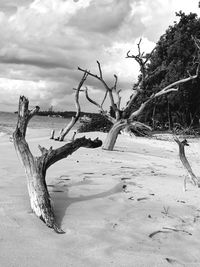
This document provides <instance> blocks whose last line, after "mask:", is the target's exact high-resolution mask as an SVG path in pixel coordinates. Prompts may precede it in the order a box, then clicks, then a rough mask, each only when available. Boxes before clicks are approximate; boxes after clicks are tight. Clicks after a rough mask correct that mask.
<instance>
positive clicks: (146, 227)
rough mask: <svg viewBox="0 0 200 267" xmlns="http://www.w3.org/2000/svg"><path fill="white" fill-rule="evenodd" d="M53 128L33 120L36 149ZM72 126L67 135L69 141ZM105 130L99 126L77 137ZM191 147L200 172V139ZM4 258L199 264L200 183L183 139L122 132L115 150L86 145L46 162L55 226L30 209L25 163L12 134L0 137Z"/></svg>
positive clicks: (122, 265) (122, 266)
mask: <svg viewBox="0 0 200 267" xmlns="http://www.w3.org/2000/svg"><path fill="white" fill-rule="evenodd" d="M49 131H50V128H49V129H48V128H41V129H39V128H28V132H27V141H28V143H29V145H30V148H31V151H32V152H33V154H34V155H40V152H39V149H38V145H39V144H40V145H41V146H45V147H46V148H49V147H50V146H53V147H54V148H55V147H58V146H61V145H63V143H60V142H55V141H52V140H49ZM72 135H73V131H71V132H70V133H69V135H68V137H67V138H66V141H65V142H68V141H69V140H70V138H71V136H72ZM83 135H86V136H87V137H91V138H96V137H99V138H100V139H101V140H104V139H105V137H106V134H104V133H100V132H93V133H85V134H83V133H80V134H78V135H77V137H81V136H83ZM189 144H190V146H189V147H188V148H187V150H186V155H187V157H188V159H189V161H190V163H191V165H192V168H193V170H194V172H195V173H196V175H197V176H199V175H200V174H199V161H200V154H199V143H198V140H197V139H191V140H189ZM0 149H1V153H0V169H1V170H0V175H1V182H0V266H3V267H18V266H19V267H25V266H26V267H27V266H28V267H39V266H49V267H55V266H59V267H64V266H65V267H69V266H73V267H77V266H78V267H79V266H86V267H88V266H103V267H104V266H106V267H107V266H116V267H118V266H119V267H142V266H144V267H150V266H156V267H157V266H200V259H199V247H200V201H199V193H200V189H199V188H197V187H194V186H193V185H192V184H190V183H187V191H186V192H184V191H183V180H184V178H185V175H186V171H185V169H184V168H183V166H182V164H181V162H180V159H179V156H178V146H177V144H176V143H175V142H174V141H173V140H172V139H170V138H169V140H156V139H150V138H140V137H135V138H131V137H129V136H124V135H120V136H119V138H118V140H117V143H116V146H115V149H114V151H104V150H102V148H97V149H89V148H80V149H79V150H77V151H76V152H75V153H73V154H72V155H70V156H69V157H68V158H66V159H64V160H62V161H59V162H57V163H56V164H54V165H53V166H52V167H50V168H49V169H48V172H47V176H46V181H47V184H48V189H49V192H50V195H51V199H52V204H53V207H54V211H55V214H56V218H57V221H58V223H59V224H60V225H61V228H62V229H63V230H64V231H65V232H66V233H65V234H62V235H59V234H56V233H55V232H54V231H53V230H52V229H50V228H48V227H46V225H45V224H44V223H43V222H42V221H41V220H39V219H38V218H37V217H36V216H35V215H34V214H33V213H32V212H31V209H30V204H29V198H28V192H27V187H26V177H25V172H24V169H23V167H22V165H21V163H20V161H19V159H18V158H17V155H16V153H15V150H14V146H13V143H12V142H10V141H9V135H8V134H7V135H3V136H1V138H0Z"/></svg>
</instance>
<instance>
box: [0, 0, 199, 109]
mask: <svg viewBox="0 0 200 267" xmlns="http://www.w3.org/2000/svg"><path fill="white" fill-rule="evenodd" d="M198 2H199V1H198V0H190V1H189V0H153V1H152V0H35V1H34V0H0V36H1V38H0V110H5V111H14V110H16V108H17V102H18V97H19V95H20V94H24V95H25V96H27V97H28V98H29V99H30V102H31V105H39V106H41V108H42V109H46V108H48V107H49V106H50V105H53V106H54V107H55V109H56V110H73V109H74V104H73V101H74V100H73V99H74V97H73V90H72V88H73V87H76V86H77V85H78V83H79V80H80V78H81V76H82V73H80V71H78V70H77V66H80V67H82V68H87V69H90V70H91V71H92V72H96V71H97V66H96V60H99V61H100V62H101V64H102V69H103V73H104V76H105V79H106V81H107V82H108V83H112V82H113V74H114V73H115V74H117V75H118V77H119V88H120V89H122V90H124V95H125V98H126V97H128V95H129V94H130V88H131V85H132V83H133V82H134V81H135V79H136V78H137V75H138V67H137V64H135V63H134V62H133V61H132V60H131V59H126V58H125V56H126V52H127V51H128V50H130V49H131V51H132V52H134V51H136V44H137V42H138V40H139V38H140V37H142V38H143V43H142V44H143V46H142V48H143V49H144V50H145V51H147V52H148V51H150V50H151V49H152V48H153V47H154V45H155V43H156V42H157V41H158V39H159V37H160V35H162V34H163V33H164V32H165V30H166V29H167V27H168V26H169V25H170V24H173V21H174V20H175V12H176V11H177V12H178V11H179V10H182V11H184V12H186V13H189V12H196V13H198V14H199V13H200V9H199V8H198ZM87 84H88V86H89V89H90V95H91V96H92V97H93V98H95V99H96V100H98V99H101V98H102V87H101V84H99V83H96V82H94V80H92V79H88V81H87ZM125 100H126V99H125ZM125 100H124V101H125ZM81 103H82V109H83V110H85V111H94V110H95V107H91V105H90V104H88V103H87V101H86V100H85V98H84V95H82V96H81Z"/></svg>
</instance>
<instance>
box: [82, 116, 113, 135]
mask: <svg viewBox="0 0 200 267" xmlns="http://www.w3.org/2000/svg"><path fill="white" fill-rule="evenodd" d="M88 117H90V119H91V120H90V121H85V122H82V123H81V125H80V126H79V128H78V132H80V133H82V132H94V131H100V132H108V131H109V130H110V128H111V126H112V123H111V122H110V121H109V120H107V119H106V118H105V117H104V116H103V115H101V114H92V115H90V116H88Z"/></svg>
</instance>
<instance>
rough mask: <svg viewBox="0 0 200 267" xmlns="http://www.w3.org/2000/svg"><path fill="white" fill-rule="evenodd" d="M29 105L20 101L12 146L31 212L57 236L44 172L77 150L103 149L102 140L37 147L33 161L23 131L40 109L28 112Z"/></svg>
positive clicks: (25, 99) (58, 231) (36, 108)
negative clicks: (26, 188)
mask: <svg viewBox="0 0 200 267" xmlns="http://www.w3.org/2000/svg"><path fill="white" fill-rule="evenodd" d="M28 106H29V101H28V99H27V98H25V97H24V96H21V97H20V99H19V110H18V121H17V126H16V130H15V132H14V133H13V142H14V146H15V149H16V152H17V154H18V155H19V158H20V159H21V162H22V164H23V166H24V168H25V172H26V176H27V185H28V193H29V197H30V204H31V208H32V210H33V211H34V213H35V214H36V215H37V216H38V217H39V218H40V219H41V220H43V221H44V222H45V224H46V225H47V226H48V227H51V228H53V229H54V230H55V231H56V232H57V233H63V231H62V229H60V227H59V226H58V225H57V223H56V219H55V216H54V212H53V208H52V206H51V201H50V195H49V192H48V189H47V185H46V180H45V177H46V171H47V169H48V168H49V167H50V166H51V165H52V164H54V163H55V162H57V161H59V160H61V159H64V158H66V157H67V156H69V155H71V154H72V153H73V152H75V151H76V150H77V149H79V148H80V147H88V148H96V147H99V146H101V145H102V142H101V140H98V139H95V140H94V141H92V140H91V139H86V138H85V137H82V138H78V139H76V140H74V141H73V142H71V143H67V144H65V145H64V146H62V147H59V148H57V149H53V148H52V147H50V149H46V148H45V147H41V146H39V149H40V151H41V156H39V157H34V156H33V154H32V153H31V151H30V149H29V146H28V143H27V141H26V139H25V136H26V129H27V125H28V122H29V120H30V119H31V118H32V117H33V116H34V115H35V114H36V113H37V112H38V111H39V107H35V108H34V109H33V110H31V111H29V110H28Z"/></svg>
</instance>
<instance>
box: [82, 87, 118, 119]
mask: <svg viewBox="0 0 200 267" xmlns="http://www.w3.org/2000/svg"><path fill="white" fill-rule="evenodd" d="M85 96H86V98H87V100H88V101H89V102H90V103H92V104H93V105H95V106H97V107H98V108H99V109H100V110H101V112H102V114H103V115H104V116H106V117H107V119H108V120H109V121H111V122H112V123H114V122H115V119H114V118H113V117H111V116H110V115H109V114H108V112H106V111H105V110H104V109H103V107H102V105H100V104H98V103H97V102H96V101H95V100H93V99H91V98H90V97H89V94H88V88H87V87H86V90H85Z"/></svg>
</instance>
